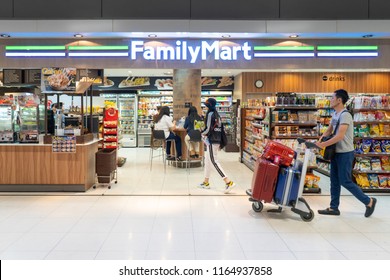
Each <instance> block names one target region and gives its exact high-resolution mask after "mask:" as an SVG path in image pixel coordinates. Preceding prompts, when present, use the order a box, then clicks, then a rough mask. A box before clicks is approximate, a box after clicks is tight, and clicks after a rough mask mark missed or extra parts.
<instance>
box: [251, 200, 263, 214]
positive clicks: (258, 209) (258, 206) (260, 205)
mask: <svg viewBox="0 0 390 280" xmlns="http://www.w3.org/2000/svg"><path fill="white" fill-rule="evenodd" d="M252 209H253V211H255V212H261V211H262V210H263V203H261V202H260V201H255V202H253V203H252Z"/></svg>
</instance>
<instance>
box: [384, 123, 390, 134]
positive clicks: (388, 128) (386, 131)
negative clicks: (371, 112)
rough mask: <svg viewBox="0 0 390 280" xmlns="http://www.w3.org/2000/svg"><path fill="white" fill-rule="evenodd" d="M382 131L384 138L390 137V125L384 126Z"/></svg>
mask: <svg viewBox="0 0 390 280" xmlns="http://www.w3.org/2000/svg"><path fill="white" fill-rule="evenodd" d="M382 130H383V135H384V136H388V135H390V124H383V128H382Z"/></svg>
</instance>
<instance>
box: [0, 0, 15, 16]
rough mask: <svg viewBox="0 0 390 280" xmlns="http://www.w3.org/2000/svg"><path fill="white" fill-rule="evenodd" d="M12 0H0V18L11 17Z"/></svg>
mask: <svg viewBox="0 0 390 280" xmlns="http://www.w3.org/2000/svg"><path fill="white" fill-rule="evenodd" d="M12 1H13V0H1V4H0V5H1V7H0V19H7V18H12V16H13V9H12Z"/></svg>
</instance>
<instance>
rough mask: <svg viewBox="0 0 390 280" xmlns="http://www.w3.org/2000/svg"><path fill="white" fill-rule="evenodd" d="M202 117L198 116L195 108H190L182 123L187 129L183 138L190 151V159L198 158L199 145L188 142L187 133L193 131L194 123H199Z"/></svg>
mask: <svg viewBox="0 0 390 280" xmlns="http://www.w3.org/2000/svg"><path fill="white" fill-rule="evenodd" d="M201 120H202V117H201V116H199V115H198V110H197V109H196V107H194V106H191V107H190V109H189V110H188V116H187V117H186V120H185V122H184V128H185V129H187V135H186V137H185V138H184V141H185V142H186V145H187V147H188V148H189V149H190V157H191V158H199V143H194V142H190V140H191V139H190V136H189V135H188V133H189V132H190V131H191V130H194V129H195V121H201Z"/></svg>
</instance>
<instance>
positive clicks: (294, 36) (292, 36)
mask: <svg viewBox="0 0 390 280" xmlns="http://www.w3.org/2000/svg"><path fill="white" fill-rule="evenodd" d="M289 37H290V38H298V37H299V35H297V34H293V35H290V36H289Z"/></svg>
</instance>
